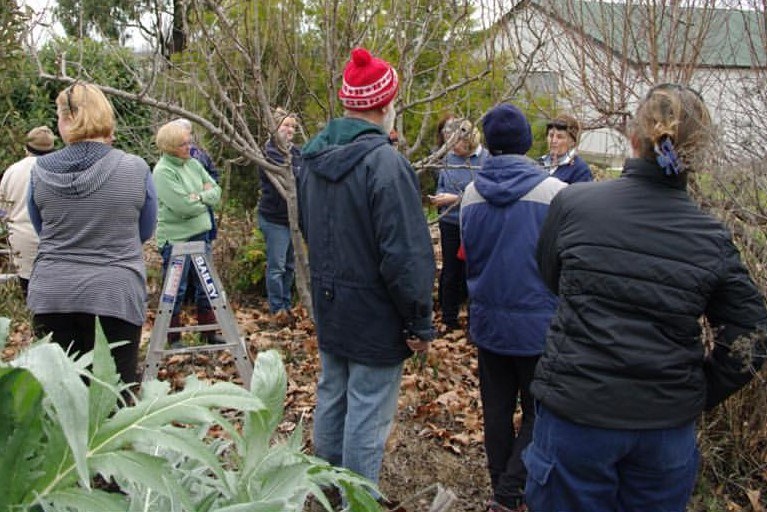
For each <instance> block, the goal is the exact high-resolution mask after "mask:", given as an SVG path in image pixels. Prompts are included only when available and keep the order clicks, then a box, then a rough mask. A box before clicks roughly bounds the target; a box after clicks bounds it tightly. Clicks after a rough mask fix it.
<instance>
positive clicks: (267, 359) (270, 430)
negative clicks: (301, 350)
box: [242, 350, 288, 474]
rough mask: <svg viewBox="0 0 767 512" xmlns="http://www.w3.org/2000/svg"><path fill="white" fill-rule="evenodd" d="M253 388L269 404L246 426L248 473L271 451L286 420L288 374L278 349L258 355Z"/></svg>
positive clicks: (246, 422)
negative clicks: (271, 441)
mask: <svg viewBox="0 0 767 512" xmlns="http://www.w3.org/2000/svg"><path fill="white" fill-rule="evenodd" d="M250 389H251V392H252V393H253V395H254V396H256V397H258V398H259V399H261V401H262V402H263V403H264V404H265V405H266V408H264V409H262V410H259V411H255V412H252V413H250V414H248V415H247V418H246V420H245V423H244V425H243V428H242V432H243V433H242V437H243V439H244V442H245V448H244V450H245V451H244V453H245V454H247V455H246V456H245V467H244V468H243V472H244V473H245V474H249V473H250V472H251V471H253V468H254V467H255V466H257V465H259V464H260V463H261V458H262V457H263V456H265V455H266V454H267V453H268V447H269V441H270V439H271V438H272V436H273V434H274V430H275V429H276V428H277V425H279V424H280V421H282V414H283V407H284V404H285V395H286V393H287V389H288V376H287V373H286V372H285V366H284V365H283V364H282V360H281V359H280V356H279V354H278V353H277V351H276V350H269V351H266V352H262V353H260V354H259V355H258V358H257V359H256V363H255V365H254V367H253V377H252V379H251V384H250Z"/></svg>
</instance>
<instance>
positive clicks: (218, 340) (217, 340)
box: [197, 309, 226, 345]
mask: <svg viewBox="0 0 767 512" xmlns="http://www.w3.org/2000/svg"><path fill="white" fill-rule="evenodd" d="M215 323H217V322H216V314H215V313H213V310H212V309H206V310H202V311H200V310H199V309H198V310H197V325H208V324H215ZM200 334H201V336H202V339H203V340H205V342H206V343H207V344H208V345H221V344H223V343H226V339H225V338H224V337H223V336H222V335H220V334H218V333H216V332H215V331H205V332H202V333H200Z"/></svg>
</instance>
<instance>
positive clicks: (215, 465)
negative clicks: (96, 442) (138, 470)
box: [125, 426, 224, 481]
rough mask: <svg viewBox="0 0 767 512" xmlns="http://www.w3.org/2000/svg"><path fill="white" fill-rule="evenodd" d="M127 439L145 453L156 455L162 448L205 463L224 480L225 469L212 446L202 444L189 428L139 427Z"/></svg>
mask: <svg viewBox="0 0 767 512" xmlns="http://www.w3.org/2000/svg"><path fill="white" fill-rule="evenodd" d="M125 439H126V440H127V441H128V442H131V443H133V446H134V448H136V449H138V450H141V451H142V452H144V453H150V454H151V453H156V452H158V450H159V449H160V448H161V449H162V450H163V451H165V450H172V451H175V452H177V453H179V454H183V455H184V456H185V457H189V458H192V459H194V460H197V461H199V462H201V463H203V464H204V465H205V468H206V469H207V470H208V471H210V472H212V473H213V474H214V475H215V476H216V477H217V478H219V479H220V480H222V481H223V479H224V469H223V468H222V467H221V464H220V462H219V459H218V457H217V456H216V454H215V453H214V452H213V451H211V448H210V445H209V444H206V443H204V442H202V441H201V440H200V439H199V438H198V437H197V435H196V434H195V433H194V432H192V431H191V429H189V428H179V427H173V426H166V427H163V428H160V429H151V430H150V429H144V428H141V427H139V428H136V429H132V430H131V431H130V432H128V433H127V434H126V436H125Z"/></svg>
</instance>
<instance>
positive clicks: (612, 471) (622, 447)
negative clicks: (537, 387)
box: [523, 404, 698, 512]
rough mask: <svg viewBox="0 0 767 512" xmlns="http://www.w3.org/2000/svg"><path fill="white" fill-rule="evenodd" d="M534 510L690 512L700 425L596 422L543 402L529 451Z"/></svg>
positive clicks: (529, 491) (529, 485)
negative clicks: (576, 419)
mask: <svg viewBox="0 0 767 512" xmlns="http://www.w3.org/2000/svg"><path fill="white" fill-rule="evenodd" d="M523 458H524V461H525V465H526V466H527V471H528V476H527V487H526V488H525V498H526V500H527V505H528V507H529V509H530V510H531V511H532V512H594V511H600V512H649V511H652V512H684V511H685V508H686V505H687V502H688V501H689V499H690V496H691V495H692V490H693V487H694V485H695V477H696V475H697V470H698V449H697V447H696V446H695V424H694V422H693V421H688V422H687V423H685V424H684V425H682V426H679V427H676V428H665V429H651V430H638V429H636V430H616V429H606V428H596V427H589V426H586V425H579V424H577V423H573V422H571V421H569V420H566V419H565V418H562V417H560V416H557V415H555V414H554V413H552V412H551V411H550V410H549V409H546V408H545V407H543V406H542V405H540V404H538V416H537V419H536V422H535V427H534V428H533V442H532V444H531V445H530V446H529V447H528V449H527V450H526V451H525V452H524V454H523Z"/></svg>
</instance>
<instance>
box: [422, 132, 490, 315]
mask: <svg viewBox="0 0 767 512" xmlns="http://www.w3.org/2000/svg"><path fill="white" fill-rule="evenodd" d="M443 131H444V135H445V140H448V141H449V140H451V137H454V136H455V137H457V139H458V141H457V142H456V143H455V146H453V149H452V150H451V151H450V153H448V155H447V156H446V157H445V167H444V168H442V169H441V170H440V173H439V179H438V180H437V190H436V194H435V195H433V196H429V198H430V199H431V202H432V203H433V204H434V205H436V206H437V207H438V209H439V215H440V219H439V235H440V243H441V246H442V271H441V273H440V277H439V304H440V309H441V310H442V325H443V326H445V328H447V329H448V330H453V329H458V328H459V324H458V312H459V310H460V308H461V304H463V303H464V302H465V301H466V273H465V271H464V263H463V261H461V260H460V259H459V258H458V248H459V247H460V245H461V233H460V228H459V226H458V212H459V210H460V208H459V205H460V203H461V197H462V196H463V192H464V190H465V189H466V186H467V185H468V184H469V183H471V182H472V181H474V176H475V174H476V172H477V171H478V170H479V169H480V168H481V167H482V163H483V162H484V161H485V158H487V156H488V152H487V150H486V149H485V148H483V147H482V145H481V144H480V143H479V131H477V129H476V128H474V127H473V126H472V125H471V123H470V122H469V121H466V120H465V119H453V120H451V121H449V122H447V123H446V124H445V128H443ZM456 132H457V133H456Z"/></svg>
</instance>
